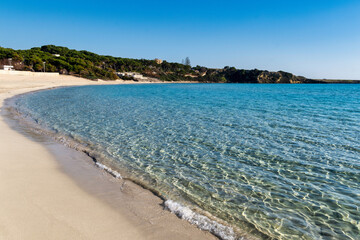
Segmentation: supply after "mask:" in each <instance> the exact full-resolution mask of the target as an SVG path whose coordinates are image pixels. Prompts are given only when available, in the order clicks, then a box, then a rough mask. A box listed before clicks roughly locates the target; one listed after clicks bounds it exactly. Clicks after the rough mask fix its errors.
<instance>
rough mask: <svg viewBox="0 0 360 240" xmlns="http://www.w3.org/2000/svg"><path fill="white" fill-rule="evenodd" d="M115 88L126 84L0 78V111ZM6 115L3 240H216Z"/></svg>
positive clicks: (2, 132) (1, 171)
mask: <svg viewBox="0 0 360 240" xmlns="http://www.w3.org/2000/svg"><path fill="white" fill-rule="evenodd" d="M114 83H116V84H121V83H124V82H122V81H117V82H110V83H109V82H104V81H98V82H95V81H89V80H86V79H81V78H76V77H71V76H61V75H60V76H20V75H19V76H17V75H0V107H1V108H2V107H3V102H4V99H6V98H9V97H12V96H14V95H17V94H21V93H25V92H29V91H34V90H39V89H45V88H50V87H57V86H70V85H93V84H114ZM5 115H7V113H6V111H5V110H4V109H3V108H2V111H1V116H0V156H1V157H0V239H37V240H38V239H216V238H215V237H214V236H213V235H211V234H210V233H208V232H203V231H201V230H199V229H197V228H196V227H195V226H193V225H190V224H189V223H188V222H186V221H184V220H181V219H179V218H177V217H176V216H175V215H173V214H171V213H170V212H168V211H166V210H164V209H163V207H162V205H161V204H162V200H161V199H159V198H158V197H156V196H154V195H153V194H152V193H150V192H149V191H147V190H144V189H142V188H141V187H139V186H137V185H136V184H134V183H132V182H129V181H126V182H121V181H122V180H116V179H114V178H112V177H110V176H109V174H106V173H104V172H103V171H102V170H100V169H98V168H96V167H94V164H93V163H92V162H91V161H90V160H89V159H88V158H87V157H86V156H85V154H83V153H80V152H77V151H75V150H72V149H69V148H66V147H65V146H62V145H60V144H59V143H56V142H54V141H52V140H51V139H49V138H48V137H44V136H40V135H36V134H31V133H29V131H28V129H26V127H25V128H24V126H21V125H19V124H18V123H17V122H16V121H14V120H11V119H9V118H8V116H5ZM30 132H31V131H30ZM122 186H123V188H121V187H122Z"/></svg>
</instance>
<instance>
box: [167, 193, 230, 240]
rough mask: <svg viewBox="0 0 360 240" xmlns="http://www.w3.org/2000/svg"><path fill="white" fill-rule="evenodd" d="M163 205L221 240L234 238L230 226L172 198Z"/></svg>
mask: <svg viewBox="0 0 360 240" xmlns="http://www.w3.org/2000/svg"><path fill="white" fill-rule="evenodd" d="M165 207H166V208H167V209H168V210H169V211H170V212H172V213H174V214H176V215H177V216H178V217H180V218H181V219H184V220H186V221H188V222H190V223H191V224H194V225H196V226H198V227H199V228H200V229H202V230H206V231H209V232H211V233H212V234H214V235H216V236H218V237H220V238H221V239H223V240H235V239H236V237H235V233H234V230H233V229H232V228H231V227H227V226H224V225H222V224H220V223H218V222H216V221H213V220H211V219H209V218H208V217H205V216H203V215H201V214H198V213H196V212H194V211H192V210H191V209H190V208H188V207H185V206H183V205H181V204H180V203H177V202H174V201H172V200H167V201H165Z"/></svg>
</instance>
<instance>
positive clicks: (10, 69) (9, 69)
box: [4, 65, 14, 71]
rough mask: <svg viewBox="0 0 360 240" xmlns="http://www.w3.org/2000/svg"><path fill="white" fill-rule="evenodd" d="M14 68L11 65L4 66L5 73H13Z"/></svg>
mask: <svg viewBox="0 0 360 240" xmlns="http://www.w3.org/2000/svg"><path fill="white" fill-rule="evenodd" d="M13 68H14V66H11V65H4V70H5V71H12V70H13Z"/></svg>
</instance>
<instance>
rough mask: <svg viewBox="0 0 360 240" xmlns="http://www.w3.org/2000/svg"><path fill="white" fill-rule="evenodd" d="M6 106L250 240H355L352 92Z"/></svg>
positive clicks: (136, 96) (320, 88) (136, 94)
mask: <svg viewBox="0 0 360 240" xmlns="http://www.w3.org/2000/svg"><path fill="white" fill-rule="evenodd" d="M16 105H17V108H18V109H19V111H21V112H22V113H24V114H25V115H27V116H29V117H31V118H32V119H34V120H35V121H36V122H38V123H39V124H40V125H43V126H44V127H46V128H49V129H51V130H54V131H55V132H58V133H60V134H63V135H66V136H68V137H71V138H73V139H75V140H77V141H79V142H81V143H83V144H86V145H87V146H88V147H90V148H91V149H93V150H96V151H97V152H99V153H101V154H103V155H104V156H106V158H103V159H102V161H104V162H103V163H104V164H106V165H111V166H112V167H115V168H116V169H118V170H119V171H120V172H121V173H122V174H123V175H125V176H126V177H129V178H132V179H134V180H136V181H138V182H141V183H142V184H145V185H148V186H150V187H151V188H152V189H153V190H156V191H158V192H159V193H160V194H161V195H162V196H164V197H165V198H166V199H172V200H174V201H176V202H179V203H182V204H185V205H189V206H191V207H197V208H200V209H203V210H204V211H206V212H208V213H210V214H211V215H213V216H216V217H217V218H219V219H222V220H224V221H225V222H227V223H228V224H230V225H231V226H234V227H235V228H238V229H241V230H243V231H245V232H248V233H251V235H254V236H257V237H259V238H263V239H266V238H277V239H360V237H359V236H360V85H353V84H349V85H341V84H334V85H260V84H258V85H256V84H238V85H237V84H156V85H120V86H85V87H71V88H59V89H54V90H47V91H41V92H36V93H31V94H27V95H23V96H21V97H19V98H18V99H17V100H16Z"/></svg>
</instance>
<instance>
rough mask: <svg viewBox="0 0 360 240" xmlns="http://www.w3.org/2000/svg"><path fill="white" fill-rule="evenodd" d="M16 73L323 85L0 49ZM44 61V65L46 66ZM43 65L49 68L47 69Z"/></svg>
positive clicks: (53, 49)
mask: <svg viewBox="0 0 360 240" xmlns="http://www.w3.org/2000/svg"><path fill="white" fill-rule="evenodd" d="M9 58H11V59H12V60H11V61H12V65H14V68H15V69H16V70H26V71H35V72H41V71H44V70H45V71H46V72H59V73H61V74H70V75H75V76H79V77H84V78H89V79H104V80H115V79H118V78H119V77H118V75H117V73H118V72H137V73H141V74H143V75H144V76H147V77H153V78H158V79H160V80H163V81H198V82H223V83H318V82H319V83H320V82H322V81H319V80H310V79H306V78H305V77H298V76H295V75H293V74H291V73H286V72H282V71H280V72H269V71H262V70H257V69H254V70H238V69H236V68H234V67H225V68H223V69H211V68H206V67H201V66H196V67H191V66H190V59H188V58H187V59H186V63H185V64H180V63H170V62H167V61H163V62H162V63H161V64H158V63H156V61H155V60H146V59H130V58H120V57H112V56H102V55H98V54H95V53H92V52H88V51H77V50H72V49H68V48H66V47H59V46H54V45H46V46H42V47H40V48H39V47H35V48H31V49H29V50H13V49H10V48H2V47H0V65H5V64H9V60H8V59H9ZM44 62H45V64H44ZM44 66H45V68H46V69H44Z"/></svg>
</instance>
